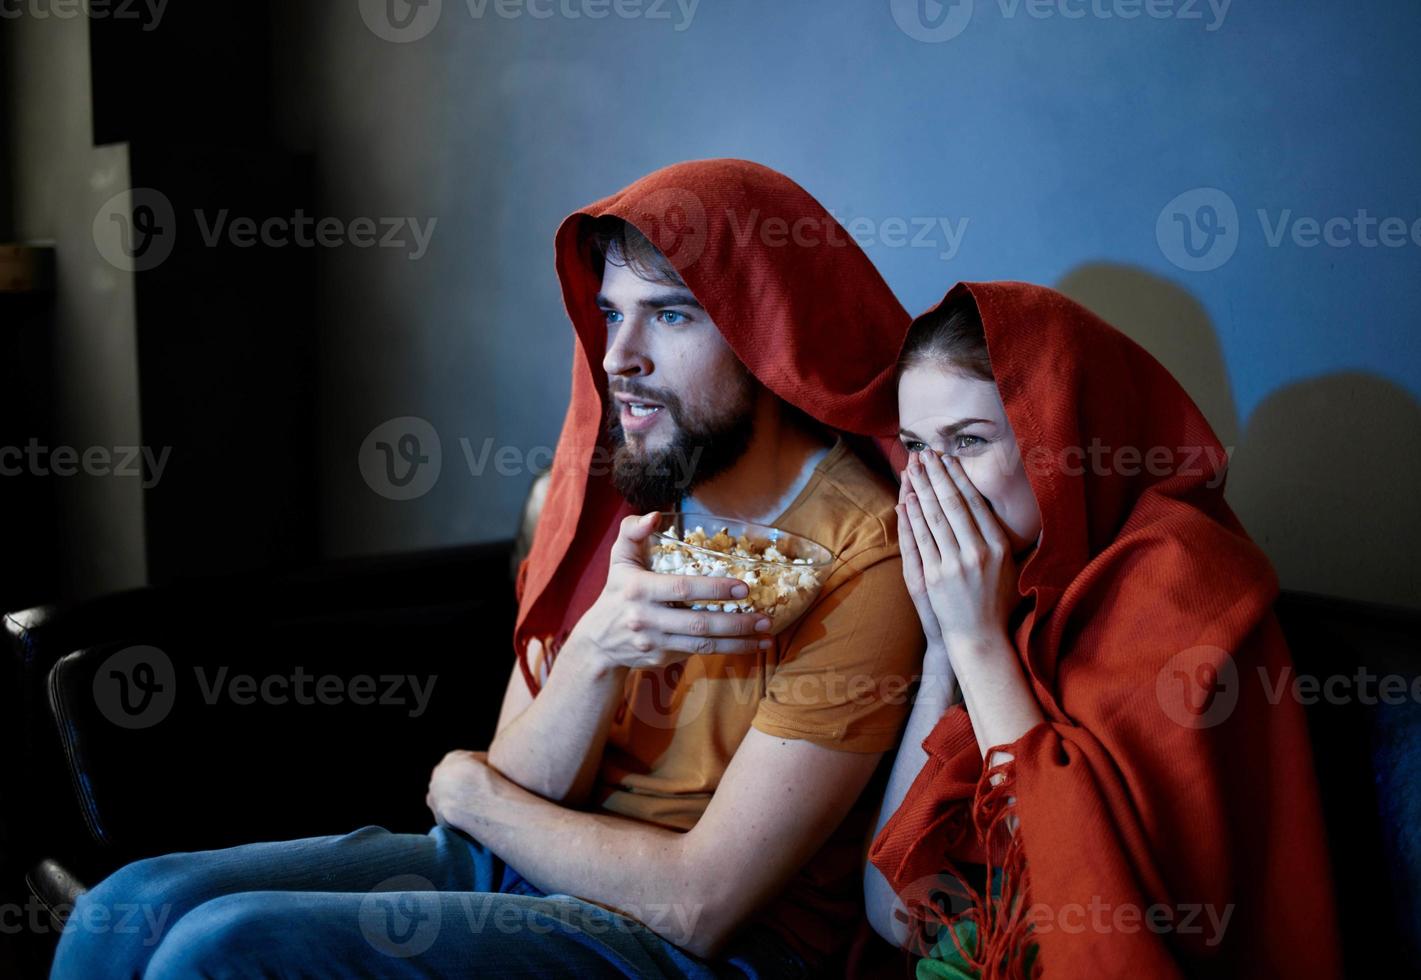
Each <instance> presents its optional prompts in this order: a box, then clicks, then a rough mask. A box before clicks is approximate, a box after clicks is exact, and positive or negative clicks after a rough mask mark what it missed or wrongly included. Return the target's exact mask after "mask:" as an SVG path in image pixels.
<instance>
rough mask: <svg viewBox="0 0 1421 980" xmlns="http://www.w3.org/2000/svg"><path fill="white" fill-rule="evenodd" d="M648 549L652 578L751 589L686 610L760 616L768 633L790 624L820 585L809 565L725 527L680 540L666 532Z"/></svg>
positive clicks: (817, 573)
mask: <svg viewBox="0 0 1421 980" xmlns="http://www.w3.org/2000/svg"><path fill="white" fill-rule="evenodd" d="M648 545H649V548H648V554H647V564H648V566H649V567H650V568H651V570H652V571H653V572H659V573H661V574H664V575H710V576H714V577H717V578H725V577H729V578H737V579H739V580H740V581H742V582H744V583H745V584H746V586H748V587H749V589H750V594H749V595H748V596H746V597H745V598H743V599H731V600H728V601H723V602H693V603H688V605H689V606H690V608H692V609H704V610H708V611H710V612H759V613H763V614H764V615H765V616H767V617H769V619H770V621H771V622H772V624H773V625H772V626H771V628H770V631H771V632H772V633H773V632H778V631H779V630H780V629H783V628H784V627H785V626H788V625H789V624H790V623H792V622H794V620H795V619H796V618H797V617H798V616H799V614H800V613H802V612H804V610H805V608H807V607H808V606H809V604H810V603H811V602H813V601H814V598H815V597H816V596H817V595H818V594H819V587H820V586H821V585H822V584H823V582H822V581H821V580H820V569H818V568H816V567H814V562H813V560H812V559H809V558H790V557H789V556H788V555H786V554H784V553H783V552H782V551H780V549H779V548H778V547H776V546H775V543H774V542H772V541H768V540H755V539H752V538H750V537H749V536H748V535H744V534H742V535H740V536H739V537H733V536H732V535H731V534H730V529H729V528H726V527H722V528H720V529H719V530H718V531H716V532H715V533H714V534H708V533H707V532H706V529H705V528H704V527H701V526H697V527H696V528H694V529H693V530H689V531H687V532H686V534H685V536H684V537H682V536H680V535H678V534H677V533H676V530H675V528H670V529H668V530H665V531H661V532H659V533H658V534H655V535H653V536H652V537H651V539H650V540H649V542H648ZM707 552H715V554H707Z"/></svg>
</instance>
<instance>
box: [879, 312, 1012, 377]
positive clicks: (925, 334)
mask: <svg viewBox="0 0 1421 980" xmlns="http://www.w3.org/2000/svg"><path fill="white" fill-rule="evenodd" d="M919 364H936V365H938V366H940V367H946V368H948V369H949V370H953V371H958V372H960V373H961V374H964V375H966V376H967V377H969V378H976V379H978V380H980V381H994V380H995V379H994V378H993V377H992V361H991V359H990V358H989V357H988V356H987V335H986V332H985V331H983V329H982V316H981V314H980V313H978V312H977V303H976V301H975V300H973V299H972V294H970V293H968V292H966V291H964V292H963V293H962V294H961V295H959V296H958V297H957V298H955V299H953V300H951V301H950V302H945V303H943V304H942V305H941V306H939V307H938V308H937V309H935V310H933V311H932V312H930V313H924V314H923V315H922V316H920V317H918V318H917V319H916V320H914V321H913V324H912V326H910V327H909V328H908V336H907V338H906V339H905V340H904V341H903V350H902V352H901V353H900V354H899V355H898V374H899V375H900V376H901V375H902V373H903V372H904V371H906V370H908V368H910V367H915V366H917V365H919Z"/></svg>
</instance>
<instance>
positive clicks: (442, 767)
mask: <svg viewBox="0 0 1421 980" xmlns="http://www.w3.org/2000/svg"><path fill="white" fill-rule="evenodd" d="M502 778H503V777H501V776H500V775H499V774H498V773H496V772H494V770H493V767H492V766H490V765H489V764H488V753H487V752H470V751H468V750H467V749H455V750H454V751H452V752H447V753H445V755H444V758H442V759H440V760H439V765H437V766H435V767H434V771H433V772H432V773H430V776H429V792H427V793H426V794H425V797H424V802H425V805H426V806H428V807H429V809H430V811H431V812H432V813H433V814H434V820H435V822H436V823H439V824H442V825H444V826H448V827H456V828H458V829H463V826H462V824H463V823H464V822H466V821H465V819H464V815H467V814H471V813H477V812H479V810H480V808H481V807H482V806H483V805H484V803H485V802H486V801H487V800H488V799H489V798H490V797H491V796H492V790H493V788H494V783H495V782H496V781H497V780H499V779H502Z"/></svg>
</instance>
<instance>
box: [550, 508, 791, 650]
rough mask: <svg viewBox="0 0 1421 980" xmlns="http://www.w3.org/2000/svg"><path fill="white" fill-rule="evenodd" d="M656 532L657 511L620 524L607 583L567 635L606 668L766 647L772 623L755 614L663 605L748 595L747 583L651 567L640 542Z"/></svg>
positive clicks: (627, 519)
mask: <svg viewBox="0 0 1421 980" xmlns="http://www.w3.org/2000/svg"><path fill="white" fill-rule="evenodd" d="M655 530H656V514H654V513H652V514H643V515H641V516H640V517H636V516H633V517H628V518H626V519H625V520H623V521H622V526H621V531H620V533H619V534H618V535H617V540H616V543H615V544H613V545H612V557H611V562H610V566H609V568H608V571H607V584H606V585H605V586H604V587H603V589H602V594H601V595H600V596H598V598H597V601H596V602H594V603H593V604H592V608H591V609H589V610H587V613H586V614H585V615H584V616H583V617H582V619H580V620H579V621H578V623H577V626H576V627H574V628H573V631H572V636H574V637H578V638H579V639H581V640H584V641H586V643H587V649H588V650H591V651H595V653H596V655H597V656H598V657H599V659H601V660H602V661H604V663H605V664H606V666H608V667H613V668H615V667H629V668H630V667H664V666H667V665H668V664H671V663H674V662H675V661H677V660H684V659H685V658H686V657H687V656H690V655H692V654H709V653H754V652H755V651H756V650H766V649H769V646H770V644H771V642H772V641H771V640H770V639H769V637H768V635H765V636H763V637H762V636H757V635H756V634H757V633H758V634H768V630H769V629H770V620H769V619H768V618H767V617H765V616H763V615H762V614H760V613H754V612H748V613H722V612H700V611H695V610H691V609H677V608H673V607H671V606H668V605H666V603H668V602H726V601H728V600H731V599H743V598H745V597H746V596H747V595H749V589H748V588H747V587H746V585H745V583H743V582H741V581H739V580H738V579H734V578H720V577H712V576H706V575H661V574H658V573H656V572H653V571H650V570H649V569H647V567H646V563H645V561H644V560H643V558H642V546H643V543H644V542H645V541H646V539H647V538H648V537H650V535H651V533H652V532H653V531H655Z"/></svg>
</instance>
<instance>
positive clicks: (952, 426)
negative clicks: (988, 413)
mask: <svg viewBox="0 0 1421 980" xmlns="http://www.w3.org/2000/svg"><path fill="white" fill-rule="evenodd" d="M977 422H983V423H985V424H987V425H996V423H995V422H993V421H992V420H991V419H960V420H958V421H956V422H950V423H948V424H947V425H940V426H938V427H937V434H938V435H940V436H942V437H943V438H945V439H947V438H951V437H952V436H955V435H957V433H958V432H960V431H962V430H963V429H965V428H967V427H968V426H969V425H974V424H976V423H977Z"/></svg>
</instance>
